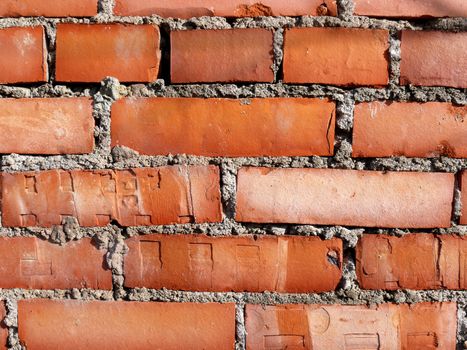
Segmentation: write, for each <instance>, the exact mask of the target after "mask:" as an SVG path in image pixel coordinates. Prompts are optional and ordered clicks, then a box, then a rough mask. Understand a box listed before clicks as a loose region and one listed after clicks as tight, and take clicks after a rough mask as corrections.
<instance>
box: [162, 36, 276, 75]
mask: <svg viewBox="0 0 467 350" xmlns="http://www.w3.org/2000/svg"><path fill="white" fill-rule="evenodd" d="M170 42H171V55H170V65H171V66H170V75H171V81H172V83H177V84H178V83H197V82H200V83H201V82H272V81H273V80H274V73H273V70H272V68H271V66H272V64H273V55H272V51H273V32H272V31H271V30H267V29H258V28H251V29H250V28H249V29H228V30H183V31H172V32H170Z"/></svg>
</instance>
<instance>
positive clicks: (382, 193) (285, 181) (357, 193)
mask: <svg viewBox="0 0 467 350" xmlns="http://www.w3.org/2000/svg"><path fill="white" fill-rule="evenodd" d="M453 191H454V175H453V174H445V173H411V172H378V171H355V170H340V169H296V168H292V169H291V168H289V169H280V168H276V169H272V168H242V169H240V170H239V172H238V179H237V208H236V218H237V220H238V221H243V222H256V223H295V224H319V225H346V226H367V227H400V228H433V227H449V226H450V223H451V212H452V201H453Z"/></svg>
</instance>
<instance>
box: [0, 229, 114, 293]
mask: <svg viewBox="0 0 467 350" xmlns="http://www.w3.org/2000/svg"><path fill="white" fill-rule="evenodd" d="M0 254H1V256H2V268H1V269H0V288H28V289H71V288H92V289H112V274H111V272H110V270H108V269H106V268H104V266H105V265H104V255H105V252H103V251H99V250H98V249H97V248H96V247H95V246H94V245H93V244H92V243H91V240H90V239H89V238H82V239H80V240H79V241H74V242H70V243H67V244H65V245H63V246H60V245H57V244H52V243H49V242H46V241H43V240H40V239H37V238H33V237H15V238H0Z"/></svg>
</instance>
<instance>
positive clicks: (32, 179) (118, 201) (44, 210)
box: [2, 166, 221, 227]
mask: <svg viewBox="0 0 467 350" xmlns="http://www.w3.org/2000/svg"><path fill="white" fill-rule="evenodd" d="M219 181H220V180H219V171H218V168H216V167H213V166H209V167H204V166H195V167H186V166H174V167H162V168H146V169H129V170H122V171H114V170H99V171H80V170H76V171H56V170H51V171H44V172H38V173H32V172H30V173H16V174H7V173H4V174H3V175H2V198H3V200H2V215H3V218H2V220H3V225H4V226H16V227H28V226H42V227H50V226H52V225H60V224H62V223H63V222H64V220H65V219H66V218H69V217H74V218H76V219H77V220H78V223H79V224H80V225H81V226H104V225H107V224H109V223H110V221H111V220H116V221H118V222H119V223H120V224H121V225H124V226H135V225H160V224H171V223H195V222H216V221H220V220H221V212H220V201H219V197H220V194H219Z"/></svg>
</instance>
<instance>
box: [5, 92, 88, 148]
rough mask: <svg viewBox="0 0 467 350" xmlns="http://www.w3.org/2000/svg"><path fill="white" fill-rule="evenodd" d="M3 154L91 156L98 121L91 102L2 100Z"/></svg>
mask: <svg viewBox="0 0 467 350" xmlns="http://www.w3.org/2000/svg"><path fill="white" fill-rule="evenodd" d="M0 133H1V134H2V138H1V139H0V153H20V154H21V153H23V154H24V153H26V154H69V153H75V154H76V153H90V152H92V151H93V148H94V118H93V116H92V100H91V99H89V98H33V99H30V98H28V99H26V98H25V99H13V98H5V99H0Z"/></svg>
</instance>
